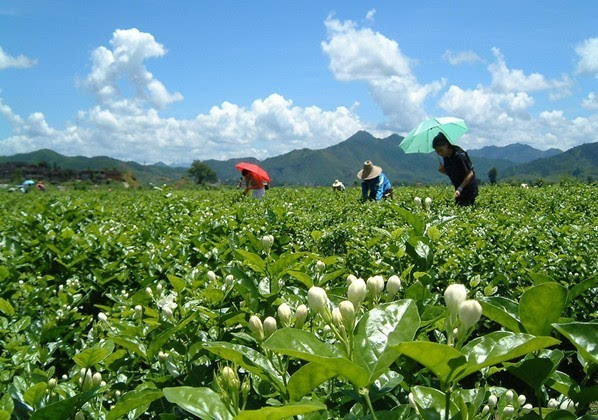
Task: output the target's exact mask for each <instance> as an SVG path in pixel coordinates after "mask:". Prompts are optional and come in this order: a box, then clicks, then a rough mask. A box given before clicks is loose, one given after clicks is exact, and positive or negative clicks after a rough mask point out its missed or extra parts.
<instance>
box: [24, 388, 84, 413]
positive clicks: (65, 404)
mask: <svg viewBox="0 0 598 420" xmlns="http://www.w3.org/2000/svg"><path fill="white" fill-rule="evenodd" d="M95 394H96V391H88V392H85V393H83V394H78V395H75V396H74V397H70V398H65V399H64V400H60V401H58V402H55V403H52V404H49V405H47V406H45V407H44V408H40V409H39V410H36V411H35V412H34V413H33V414H32V415H31V420H48V419H68V418H72V416H73V415H74V413H75V411H76V410H78V409H79V408H80V407H81V406H83V404H85V403H86V402H87V401H89V400H90V399H92V398H93V397H94V396H95Z"/></svg>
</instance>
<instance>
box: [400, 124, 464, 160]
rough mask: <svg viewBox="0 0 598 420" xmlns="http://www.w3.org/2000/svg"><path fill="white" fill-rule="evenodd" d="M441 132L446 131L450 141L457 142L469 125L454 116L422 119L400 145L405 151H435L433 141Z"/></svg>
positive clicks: (445, 133)
mask: <svg viewBox="0 0 598 420" xmlns="http://www.w3.org/2000/svg"><path fill="white" fill-rule="evenodd" d="M440 132H443V133H444V135H445V136H446V138H447V139H448V141H450V142H451V143H452V144H455V143H456V142H457V140H458V139H459V137H461V136H462V135H463V134H465V133H466V132H467V126H466V125H465V121H463V120H461V119H459V118H453V117H442V118H432V119H429V120H426V121H422V122H421V123H419V125H418V126H417V127H415V128H414V129H413V130H411V132H410V133H409V134H408V135H407V137H405V138H404V139H403V141H402V142H401V144H399V147H400V148H401V149H403V150H404V151H405V153H430V152H433V151H434V148H433V147H432V141H433V140H434V137H436V135H437V134H438V133H440Z"/></svg>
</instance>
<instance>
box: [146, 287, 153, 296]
mask: <svg viewBox="0 0 598 420" xmlns="http://www.w3.org/2000/svg"><path fill="white" fill-rule="evenodd" d="M145 293H146V294H147V295H148V296H150V297H151V296H153V295H154V292H152V288H151V287H146V288H145Z"/></svg>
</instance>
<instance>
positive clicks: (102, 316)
mask: <svg viewBox="0 0 598 420" xmlns="http://www.w3.org/2000/svg"><path fill="white" fill-rule="evenodd" d="M98 321H100V322H106V321H108V317H107V316H106V314H105V313H104V312H100V313H99V314H98Z"/></svg>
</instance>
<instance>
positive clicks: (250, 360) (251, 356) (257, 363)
mask: <svg viewBox="0 0 598 420" xmlns="http://www.w3.org/2000/svg"><path fill="white" fill-rule="evenodd" d="M204 348H205V349H206V350H208V351H210V352H212V353H214V354H217V355H218V356H220V357H222V358H224V359H226V360H230V361H231V362H234V363H236V364H237V365H239V366H243V367H244V368H245V369H246V370H247V371H249V372H251V373H253V374H255V375H257V376H259V377H260V378H262V379H264V380H266V381H269V382H271V383H272V385H274V386H276V387H277V388H278V389H279V390H282V389H284V384H283V380H282V376H280V374H279V373H278V371H277V370H276V369H275V368H274V366H273V365H272V363H271V362H270V360H268V359H267V358H266V357H265V356H264V355H262V354H261V353H260V352H258V351H256V350H254V349H252V348H250V347H247V346H243V345H241V344H235V343H225V342H221V341H216V342H213V343H207V344H204Z"/></svg>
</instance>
